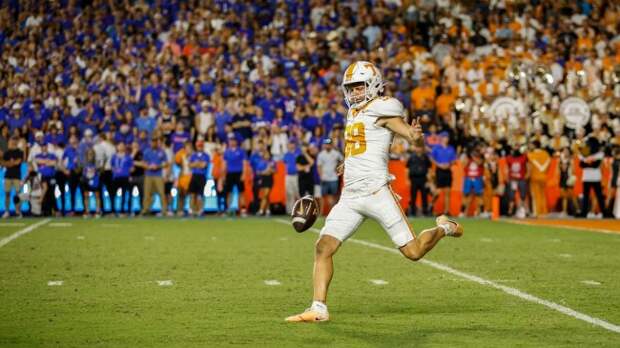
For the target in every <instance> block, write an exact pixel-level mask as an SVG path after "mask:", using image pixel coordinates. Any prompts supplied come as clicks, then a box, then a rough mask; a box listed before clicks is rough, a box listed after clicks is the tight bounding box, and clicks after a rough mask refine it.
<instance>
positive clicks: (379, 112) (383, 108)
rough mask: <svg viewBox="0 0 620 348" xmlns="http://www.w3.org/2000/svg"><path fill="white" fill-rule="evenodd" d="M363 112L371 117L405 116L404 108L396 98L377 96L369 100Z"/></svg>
mask: <svg viewBox="0 0 620 348" xmlns="http://www.w3.org/2000/svg"><path fill="white" fill-rule="evenodd" d="M365 109H366V110H365V112H364V114H365V115H366V116H371V117H394V116H399V117H405V108H404V107H403V104H402V103H401V102H400V101H399V100H398V99H396V98H392V97H378V98H377V99H375V100H371V101H370V102H369V103H368V104H367V107H366V108H365Z"/></svg>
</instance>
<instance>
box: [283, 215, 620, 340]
mask: <svg viewBox="0 0 620 348" xmlns="http://www.w3.org/2000/svg"><path fill="white" fill-rule="evenodd" d="M276 221H278V222H280V223H282V224H287V225H288V224H290V222H289V221H287V220H283V219H278V220H276ZM310 230H312V231H313V232H315V233H319V232H320V230H319V229H317V228H315V227H312V228H311V229H310ZM347 241H349V242H352V243H356V244H361V245H364V246H366V247H369V248H374V249H379V250H383V251H387V252H389V253H393V254H397V255H400V254H401V253H400V251H398V250H397V249H394V248H389V247H386V246H383V245H380V244H376V243H371V242H367V241H364V240H360V239H355V238H349V239H348V240H347ZM419 262H420V263H422V264H425V265H428V266H430V267H433V268H435V269H438V270H441V271H444V272H447V273H450V274H452V275H455V276H457V277H460V278H464V279H467V280H469V281H472V282H475V283H478V284H480V285H485V286H490V287H493V288H495V289H498V290H501V291H503V292H505V293H507V294H509V295H512V296H516V297H519V298H521V299H523V300H526V301H529V302H532V303H536V304H539V305H542V306H545V307H547V308H550V309H553V310H555V311H558V312H560V313H562V314H565V315H568V316H570V317H573V318H575V319H579V320H582V321H585V322H587V323H590V324H592V325H596V326H599V327H601V328H603V329H606V330H609V331H612V332H616V333H620V326H618V325H615V324H612V323H610V322H608V321H606V320H603V319H600V318H595V317H592V316H589V315H587V314H584V313H581V312H578V311H576V310H574V309H572V308H568V307H565V306H562V305H560V304H557V303H555V302H552V301H548V300H545V299H541V298H539V297H536V296H534V295H531V294H528V293H526V292H523V291H521V290H519V289H515V288H512V287H509V286H505V285H501V284H498V283H496V282H493V281H491V280H487V279H484V278H482V277H478V276H476V275H473V274H469V273H465V272H461V271H459V270H457V269H454V268H452V267H450V266H447V265H444V264H441V263H438V262H434V261H430V260H426V259H422V260H420V261H419Z"/></svg>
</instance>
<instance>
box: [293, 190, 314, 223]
mask: <svg viewBox="0 0 620 348" xmlns="http://www.w3.org/2000/svg"><path fill="white" fill-rule="evenodd" d="M318 215H319V203H318V202H317V201H316V199H315V198H314V197H312V196H310V195H308V196H304V197H301V198H300V199H298V200H297V202H295V205H293V214H292V216H291V218H292V221H291V223H292V224H293V228H294V229H295V231H297V232H304V231H306V230H308V229H309V228H310V227H312V225H314V222H315V221H316V218H317V217H318Z"/></svg>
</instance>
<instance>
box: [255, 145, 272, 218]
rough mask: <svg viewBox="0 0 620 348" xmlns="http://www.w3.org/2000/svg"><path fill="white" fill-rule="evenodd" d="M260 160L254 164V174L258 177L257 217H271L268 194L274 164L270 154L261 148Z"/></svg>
mask: <svg viewBox="0 0 620 348" xmlns="http://www.w3.org/2000/svg"><path fill="white" fill-rule="evenodd" d="M260 154H261V158H260V159H259V160H258V161H257V163H256V174H257V175H258V188H259V191H258V196H259V197H260V206H259V208H258V215H265V216H269V215H271V210H270V209H269V194H270V193H271V188H272V187H273V173H275V169H276V168H275V167H276V166H275V163H274V161H273V160H272V159H271V153H270V152H269V151H268V150H267V149H265V148H263V149H262V151H261V153H260Z"/></svg>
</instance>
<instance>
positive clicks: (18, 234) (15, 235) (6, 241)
mask: <svg viewBox="0 0 620 348" xmlns="http://www.w3.org/2000/svg"><path fill="white" fill-rule="evenodd" d="M50 221H51V219H45V220H41V221H39V222H37V223H34V224H32V225H29V226H26V227H24V228H22V229H21V230H19V231H17V232H15V233H13V234H12V235H10V236H8V237H6V238H2V239H0V248H2V247H3V246H5V245H7V244H9V243H10V242H12V241H13V240H15V239H17V238H19V237H21V236H23V235H24V234H26V233H30V232H32V231H34V230H35V229H37V228H39V227H41V226H43V225H45V224H46V223H48V222H50Z"/></svg>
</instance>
